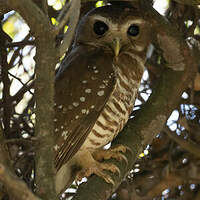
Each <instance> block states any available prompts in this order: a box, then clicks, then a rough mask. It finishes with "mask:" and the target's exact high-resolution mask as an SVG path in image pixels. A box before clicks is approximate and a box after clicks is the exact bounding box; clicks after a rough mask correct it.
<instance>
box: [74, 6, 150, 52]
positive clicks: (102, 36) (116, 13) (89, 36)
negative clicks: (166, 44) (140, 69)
mask: <svg viewBox="0 0 200 200" xmlns="http://www.w3.org/2000/svg"><path fill="white" fill-rule="evenodd" d="M150 28H151V25H150V24H149V23H148V22H147V21H145V20H144V19H143V17H142V13H141V12H140V11H139V9H138V8H137V7H133V6H130V4H127V3H125V4H124V5H123V4H122V5H120V6H118V5H108V6H103V7H99V8H95V9H93V10H91V11H90V12H89V13H87V14H86V15H85V16H84V17H83V18H82V19H81V21H80V23H79V25H78V28H77V31H76V37H75V38H76V40H75V45H89V46H94V47H95V48H103V49H104V50H107V51H110V52H111V53H112V54H113V55H115V56H118V54H120V52H123V51H127V50H128V51H129V50H130V49H131V50H133V51H135V52H141V51H144V50H145V48H146V47H147V46H148V44H149V42H150V38H151V30H150Z"/></svg>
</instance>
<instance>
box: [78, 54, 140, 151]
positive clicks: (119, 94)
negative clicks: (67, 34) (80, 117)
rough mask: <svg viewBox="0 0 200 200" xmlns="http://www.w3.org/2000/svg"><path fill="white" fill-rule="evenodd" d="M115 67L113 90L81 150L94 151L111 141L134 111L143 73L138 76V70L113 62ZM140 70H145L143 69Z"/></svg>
mask: <svg viewBox="0 0 200 200" xmlns="http://www.w3.org/2000/svg"><path fill="white" fill-rule="evenodd" d="M129 58H130V57H129ZM134 61H135V62H133V64H137V67H138V62H137V61H136V60H134ZM124 64H126V62H124ZM133 67H134V66H133ZM137 67H135V69H137ZM113 68H114V69H115V70H114V71H115V77H116V83H115V86H114V89H113V92H112V94H111V95H110V97H109V99H108V101H107V103H106V104H105V107H104V108H103V111H102V112H101V114H100V115H99V117H98V119H97V121H96V123H95V124H94V126H93V128H92V129H91V131H90V133H89V135H88V137H87V139H86V140H85V142H84V143H83V145H82V147H81V150H84V149H88V150H90V151H92V150H95V149H96V148H100V147H102V146H105V145H106V144H107V143H109V142H111V141H112V140H113V138H114V137H116V136H117V134H118V133H119V132H120V131H121V130H122V129H123V127H124V125H125V124H126V122H127V120H128V119H129V115H130V113H131V112H132V109H133V106H134V102H135V98H136V95H137V90H138V88H139V85H140V79H141V76H142V73H139V74H140V75H139V77H138V73H137V70H133V69H131V68H130V69H128V68H127V67H126V65H122V66H117V64H116V65H115V64H113ZM141 69H143V66H141ZM140 71H142V72H143V70H140ZM136 74H137V76H136Z"/></svg>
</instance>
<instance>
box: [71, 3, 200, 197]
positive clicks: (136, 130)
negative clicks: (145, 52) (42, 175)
mask: <svg viewBox="0 0 200 200" xmlns="http://www.w3.org/2000/svg"><path fill="white" fill-rule="evenodd" d="M144 2H145V1H144ZM140 6H141V7H140V9H141V12H143V13H144V19H145V20H146V21H148V22H149V23H150V24H152V32H153V33H154V34H155V36H154V38H153V42H154V43H155V44H157V45H159V46H160V48H161V49H162V50H163V54H164V57H165V59H166V61H167V63H168V64H169V66H170V68H171V69H169V68H166V69H165V71H164V72H163V74H162V76H161V77H160V79H159V82H158V84H157V86H156V87H155V88H154V90H153V93H152V95H151V96H150V98H149V100H148V101H147V102H146V103H145V105H144V106H143V107H142V109H141V110H140V111H138V113H137V115H136V116H135V118H133V119H130V120H129V122H128V124H127V126H126V127H125V128H124V129H123V131H122V133H121V134H119V135H118V137H117V138H116V140H115V141H114V142H113V145H116V144H123V145H125V146H128V147H130V148H131V150H132V152H133V153H132V154H130V153H129V152H126V154H125V155H126V157H127V158H128V161H129V163H128V165H126V164H125V163H124V162H118V161H116V160H109V162H112V163H114V164H116V165H117V166H118V167H119V169H120V171H121V175H120V177H119V176H117V175H113V174H110V175H111V177H112V178H113V180H114V181H115V185H114V186H112V185H111V184H107V183H105V181H103V180H102V179H101V178H99V177H97V176H95V175H94V176H92V177H90V178H89V180H88V182H87V183H84V184H81V185H80V187H79V188H78V191H77V193H76V195H75V196H74V198H73V200H83V199H87V200H93V199H96V200H105V199H108V197H109V196H110V195H111V194H112V193H113V192H114V191H115V190H116V188H117V187H118V186H119V184H120V183H121V181H122V179H123V178H124V176H125V175H126V174H127V173H128V171H129V170H130V169H131V168H132V166H133V164H134V162H135V161H136V159H137V157H138V155H139V153H140V152H141V150H142V148H143V147H145V146H146V145H147V144H150V143H151V142H152V140H153V138H154V137H155V136H156V135H157V134H158V133H159V132H160V131H161V130H162V128H163V126H164V124H165V122H166V119H167V118H168V116H169V115H170V113H171V111H172V110H173V109H174V108H175V107H176V106H177V103H178V102H179V100H180V98H181V95H182V93H183V91H184V89H185V88H186V87H187V86H188V83H189V82H190V81H191V79H192V77H194V75H195V71H196V69H197V65H198V63H197V58H196V57H195V56H194V53H193V51H192V50H191V49H190V48H189V47H188V45H187V43H186V42H185V40H184V39H183V38H182V37H181V35H180V34H179V33H178V31H177V30H176V29H174V28H173V27H172V26H171V25H170V24H169V23H168V22H167V21H166V20H165V19H164V18H163V17H162V16H160V15H159V14H158V13H157V12H156V11H155V10H153V8H152V7H150V6H148V5H146V4H145V3H144V4H143V3H142V4H141V5H140ZM162 36H163V37H162ZM167 42H169V44H172V45H174V46H173V47H171V46H170V45H164V44H167ZM173 48H174V49H173ZM168 51H170V53H171V54H173V52H174V53H175V54H176V56H172V57H170V56H168V54H167V52H168ZM176 70H183V71H176ZM175 85H176V87H174V86H175ZM96 188H98V190H97V189H96ZM86 191H87V192H86ZM88 191H89V192H88Z"/></svg>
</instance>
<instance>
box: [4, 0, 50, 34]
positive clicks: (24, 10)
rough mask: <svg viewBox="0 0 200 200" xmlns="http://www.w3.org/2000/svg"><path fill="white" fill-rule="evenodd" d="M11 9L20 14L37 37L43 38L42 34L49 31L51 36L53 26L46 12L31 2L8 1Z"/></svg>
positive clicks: (21, 0)
mask: <svg viewBox="0 0 200 200" xmlns="http://www.w3.org/2000/svg"><path fill="white" fill-rule="evenodd" d="M7 4H8V5H9V7H10V8H12V9H14V10H15V11H17V12H19V13H20V15H21V16H22V17H23V18H24V20H25V21H26V22H27V24H28V25H29V26H30V29H31V31H32V32H33V35H34V36H35V37H41V34H42V33H43V32H44V31H45V30H48V31H49V33H48V34H51V31H52V28H53V26H51V24H50V22H49V19H48V17H47V16H46V15H45V14H44V12H43V11H42V10H41V9H40V8H39V7H38V6H37V5H36V4H35V3H34V2H33V1H31V0H8V3H7Z"/></svg>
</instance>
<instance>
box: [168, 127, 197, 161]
mask: <svg viewBox="0 0 200 200" xmlns="http://www.w3.org/2000/svg"><path fill="white" fill-rule="evenodd" d="M164 131H165V132H166V133H167V135H168V137H169V138H170V139H172V140H174V141H175V142H176V143H178V144H179V145H180V146H181V147H182V148H184V149H185V150H187V151H188V152H190V153H192V154H193V155H194V156H195V157H197V158H200V148H199V145H197V144H195V143H193V142H192V141H191V140H185V139H183V138H182V137H181V136H177V134H176V133H173V132H171V131H170V130H169V129H168V128H167V127H166V128H165V130H164Z"/></svg>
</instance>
